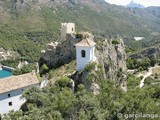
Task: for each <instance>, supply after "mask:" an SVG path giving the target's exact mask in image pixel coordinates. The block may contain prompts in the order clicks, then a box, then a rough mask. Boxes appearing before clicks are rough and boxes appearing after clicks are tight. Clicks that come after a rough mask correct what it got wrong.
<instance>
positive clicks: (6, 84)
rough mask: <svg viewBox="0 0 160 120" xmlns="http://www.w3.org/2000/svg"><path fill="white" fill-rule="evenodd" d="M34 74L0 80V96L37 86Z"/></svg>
mask: <svg viewBox="0 0 160 120" xmlns="http://www.w3.org/2000/svg"><path fill="white" fill-rule="evenodd" d="M38 83H39V81H38V78H37V76H36V74H33V73H27V74H23V75H18V76H11V77H7V78H2V79H0V94H2V93H5V92H9V91H12V90H16V89H20V88H23V87H27V86H31V85H35V84H38Z"/></svg>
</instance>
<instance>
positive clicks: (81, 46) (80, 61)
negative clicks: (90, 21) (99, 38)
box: [75, 38, 96, 71]
mask: <svg viewBox="0 0 160 120" xmlns="http://www.w3.org/2000/svg"><path fill="white" fill-rule="evenodd" d="M95 45H96V43H95V42H94V41H93V40H91V39H89V38H86V39H83V40H82V41H80V42H79V43H77V44H75V46H76V63H77V65H76V69H77V71H80V70H82V69H83V68H84V67H85V66H86V65H87V64H89V63H90V62H93V61H95V60H96V57H95Z"/></svg>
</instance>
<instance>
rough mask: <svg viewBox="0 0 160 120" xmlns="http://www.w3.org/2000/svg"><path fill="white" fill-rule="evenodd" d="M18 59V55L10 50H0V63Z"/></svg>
mask: <svg viewBox="0 0 160 120" xmlns="http://www.w3.org/2000/svg"><path fill="white" fill-rule="evenodd" d="M16 57H18V54H17V53H16V52H14V51H11V50H8V51H7V50H4V49H3V48H0V61H3V60H7V59H11V58H12V59H13V58H16Z"/></svg>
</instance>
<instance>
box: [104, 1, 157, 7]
mask: <svg viewBox="0 0 160 120" xmlns="http://www.w3.org/2000/svg"><path fill="white" fill-rule="evenodd" d="M105 1H106V2H108V3H110V4H116V5H127V4H129V3H130V2H131V1H132V0H105ZM134 2H136V3H139V4H142V5H143V6H145V7H148V6H160V0H134Z"/></svg>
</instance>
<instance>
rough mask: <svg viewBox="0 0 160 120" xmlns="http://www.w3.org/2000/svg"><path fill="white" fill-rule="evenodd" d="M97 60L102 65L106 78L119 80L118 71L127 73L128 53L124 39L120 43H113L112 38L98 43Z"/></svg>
mask: <svg viewBox="0 0 160 120" xmlns="http://www.w3.org/2000/svg"><path fill="white" fill-rule="evenodd" d="M96 57H97V62H98V63H100V64H101V65H102V69H103V72H104V77H105V78H110V79H112V80H117V74H118V72H121V73H124V74H125V73H126V70H127V67H126V61H125V60H126V53H125V46H124V43H123V40H122V39H120V43H119V44H116V45H114V44H112V40H104V41H103V42H102V43H100V45H97V50H96Z"/></svg>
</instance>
